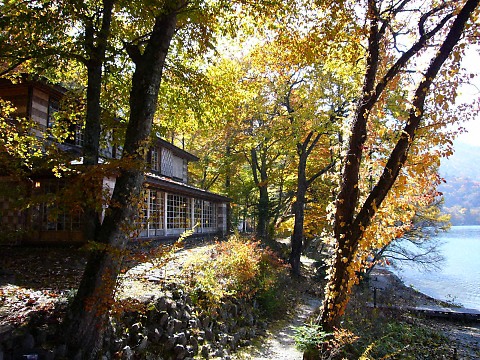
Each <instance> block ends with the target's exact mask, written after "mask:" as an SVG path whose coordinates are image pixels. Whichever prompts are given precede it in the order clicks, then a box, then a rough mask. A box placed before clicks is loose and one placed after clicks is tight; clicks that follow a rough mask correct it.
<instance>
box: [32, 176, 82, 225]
mask: <svg viewBox="0 0 480 360" xmlns="http://www.w3.org/2000/svg"><path fill="white" fill-rule="evenodd" d="M63 186H64V184H63V182H61V181H58V180H43V181H36V182H35V190H36V192H38V193H40V194H43V195H45V196H46V197H48V198H49V200H48V201H46V202H43V203H41V204H40V205H38V207H37V212H36V213H35V212H34V213H33V214H32V217H33V218H32V220H33V222H34V224H35V225H36V226H37V227H39V228H40V230H49V231H62V230H63V231H80V230H81V226H82V216H81V212H80V211H78V210H75V209H73V208H72V206H69V204H68V203H66V202H63V201H61V200H64V197H63V196H62V188H63ZM35 225H34V227H35Z"/></svg>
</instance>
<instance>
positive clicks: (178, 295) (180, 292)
mask: <svg viewBox="0 0 480 360" xmlns="http://www.w3.org/2000/svg"><path fill="white" fill-rule="evenodd" d="M182 296H183V290H182V289H175V290H173V291H172V298H174V299H175V300H179V299H181V298H182Z"/></svg>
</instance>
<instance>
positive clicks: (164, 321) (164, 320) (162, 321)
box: [158, 311, 168, 327]
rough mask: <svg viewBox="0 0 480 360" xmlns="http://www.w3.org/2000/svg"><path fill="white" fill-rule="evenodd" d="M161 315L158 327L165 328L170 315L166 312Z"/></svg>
mask: <svg viewBox="0 0 480 360" xmlns="http://www.w3.org/2000/svg"><path fill="white" fill-rule="evenodd" d="M160 314H161V315H160ZM160 314H159V315H160V320H159V321H158V325H160V327H164V326H165V324H167V322H168V313H167V312H166V311H162V312H161V313H160Z"/></svg>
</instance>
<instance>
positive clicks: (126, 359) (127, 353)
mask: <svg viewBox="0 0 480 360" xmlns="http://www.w3.org/2000/svg"><path fill="white" fill-rule="evenodd" d="M131 359H133V350H132V349H131V348H130V346H128V345H127V346H125V347H124V348H123V351H122V360H131Z"/></svg>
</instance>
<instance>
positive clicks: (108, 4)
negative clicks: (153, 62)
mask: <svg viewBox="0 0 480 360" xmlns="http://www.w3.org/2000/svg"><path fill="white" fill-rule="evenodd" d="M114 1H115V0H103V9H102V27H101V29H100V31H99V32H98V34H97V45H95V27H94V25H93V23H91V24H88V25H86V30H85V51H86V53H87V55H88V60H87V61H86V66H87V105H86V119H85V128H84V133H83V134H84V136H83V138H84V143H83V164H84V165H85V167H87V171H92V169H88V167H90V168H91V167H92V166H95V165H97V164H98V156H99V149H100V133H101V125H100V123H101V120H100V117H101V102H100V95H101V89H102V68H103V65H104V62H105V54H106V49H107V43H108V38H109V36H110V25H111V20H112V11H113V4H114ZM93 171H94V170H93ZM99 185H100V184H99ZM94 186H95V185H94ZM94 191H95V190H94ZM99 191H101V188H100V189H99ZM85 200H86V206H85V213H84V216H83V222H84V226H83V235H84V239H85V240H86V241H91V240H93V239H94V238H95V232H96V231H97V229H98V227H99V225H100V216H99V213H98V212H97V211H96V207H97V206H98V204H96V201H97V200H98V199H96V198H93V199H91V198H89V196H88V195H87V196H86V197H85Z"/></svg>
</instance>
